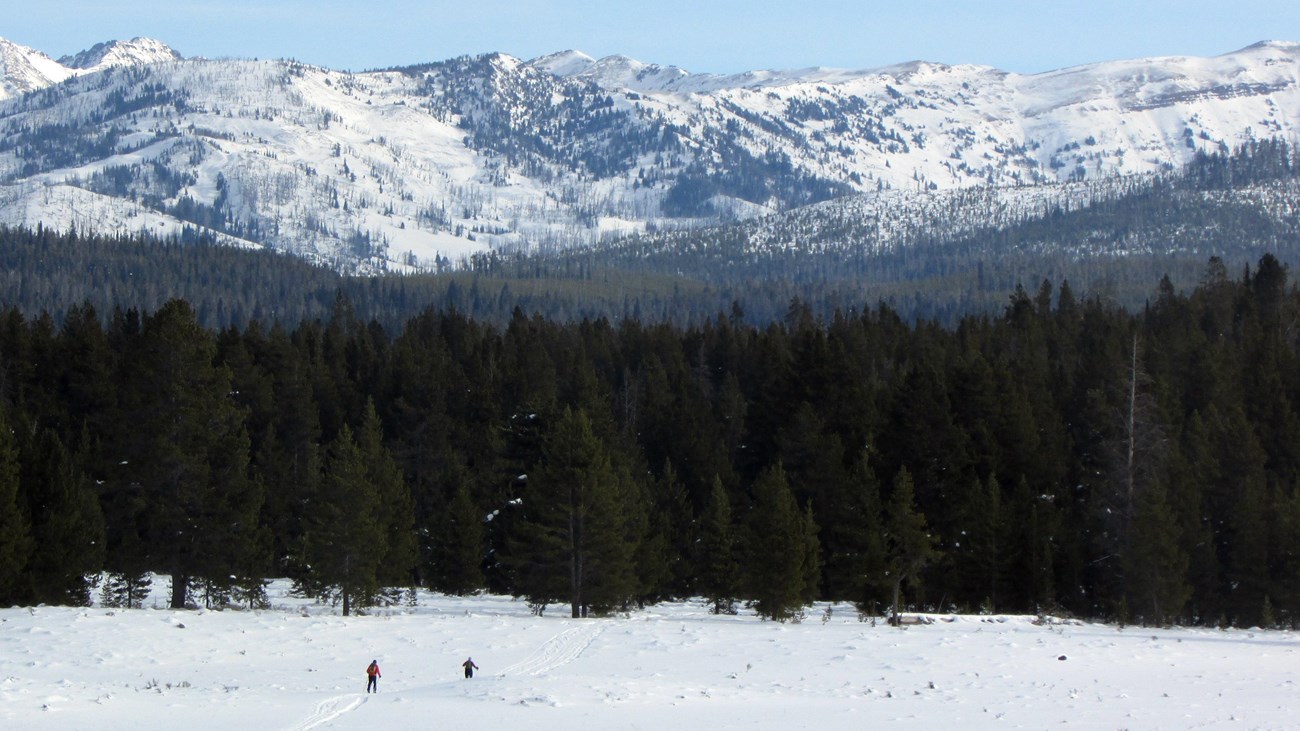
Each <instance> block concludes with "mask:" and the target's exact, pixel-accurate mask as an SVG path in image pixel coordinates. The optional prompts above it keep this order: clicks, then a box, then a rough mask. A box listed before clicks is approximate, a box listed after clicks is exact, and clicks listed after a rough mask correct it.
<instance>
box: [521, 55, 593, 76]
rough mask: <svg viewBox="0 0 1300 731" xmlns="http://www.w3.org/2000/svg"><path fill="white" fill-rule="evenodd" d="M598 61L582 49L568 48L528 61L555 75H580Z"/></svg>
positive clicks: (531, 64)
mask: <svg viewBox="0 0 1300 731" xmlns="http://www.w3.org/2000/svg"><path fill="white" fill-rule="evenodd" d="M595 63H596V59H594V58H592V57H591V56H588V55H587V54H585V53H583V52H582V51H575V50H572V49H570V50H567V51H558V52H556V53H548V54H546V55H545V56H538V57H537V58H534V59H533V60H531V61H529V62H528V65H529V66H532V67H533V68H535V69H538V70H540V71H545V72H547V73H549V74H552V75H554V76H578V75H579V74H582V73H583V72H584V71H587V70H588V69H590V68H591V67H592V65H593V64H595Z"/></svg>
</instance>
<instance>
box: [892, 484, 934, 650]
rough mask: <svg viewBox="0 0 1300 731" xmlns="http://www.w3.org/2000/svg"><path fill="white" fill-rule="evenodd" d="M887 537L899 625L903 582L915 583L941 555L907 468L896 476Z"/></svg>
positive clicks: (895, 621) (894, 621)
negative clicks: (935, 545) (920, 509)
mask: <svg viewBox="0 0 1300 731" xmlns="http://www.w3.org/2000/svg"><path fill="white" fill-rule="evenodd" d="M885 540H886V551H887V553H886V556H887V559H886V560H887V563H888V567H889V577H890V580H891V582H892V589H893V600H892V602H891V606H892V609H891V612H890V623H891V624H894V625H898V624H899V614H898V612H899V607H900V604H901V602H902V586H903V582H905V581H906V582H908V583H909V584H915V583H916V580H917V578H918V576H919V575H920V572H921V569H923V568H925V566H926V564H928V563H929V562H930V561H931V560H933V559H934V558H936V557H937V555H938V554H937V552H936V550H935V547H934V538H933V537H932V536H931V535H930V534H929V532H928V531H927V530H926V527H925V516H924V515H922V514H921V513H920V512H918V511H917V509H916V499H915V497H914V492H913V489H912V476H911V475H910V474H908V472H907V468H906V467H904V468H902V469H900V470H899V471H898V474H897V475H896V476H895V477H894V487H893V491H892V492H891V493H890V496H889V503H888V504H887V505H886V508H885Z"/></svg>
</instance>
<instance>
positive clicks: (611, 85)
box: [0, 39, 1300, 271]
mask: <svg viewBox="0 0 1300 731" xmlns="http://www.w3.org/2000/svg"><path fill="white" fill-rule="evenodd" d="M146 42H147V43H146ZM4 44H7V45H4ZM153 44H156V45H153ZM0 51H2V52H3V53H4V56H3V58H4V59H6V61H5V67H4V69H5V80H4V83H5V85H6V87H5V88H10V87H12V88H13V89H15V90H17V91H15V92H14V93H15V96H14V97H13V98H11V99H9V100H7V101H0V223H7V224H9V225H23V226H31V227H35V226H36V225H37V224H41V225H45V226H47V227H58V228H62V229H66V228H68V227H70V226H75V227H78V228H86V227H92V228H98V229H101V230H105V231H106V232H108V233H113V232H119V233H127V232H133V231H138V230H148V231H150V232H151V233H153V234H163V235H177V236H195V235H202V236H207V237H210V238H215V239H218V240H222V241H227V242H230V243H241V244H243V245H248V246H260V247H266V248H271V249H275V250H279V251H285V252H289V253H294V254H297V255H301V256H304V257H307V258H310V259H314V260H318V261H322V262H327V263H329V264H331V265H332V266H335V267H338V268H341V269H348V270H358V271H382V270H412V269H430V268H439V267H442V266H446V265H447V264H449V263H451V262H454V261H455V260H457V259H459V258H461V257H465V256H469V255H472V254H475V253H479V252H484V251H492V250H537V249H549V248H564V247H568V246H572V245H575V244H592V243H596V242H599V241H601V240H603V239H605V238H607V237H610V236H618V235H622V234H625V233H635V232H639V231H647V230H651V229H654V230H663V229H671V228H675V227H683V226H687V227H689V226H698V225H711V224H716V223H719V222H724V221H728V220H744V219H749V218H754V217H756V216H761V215H765V214H770V213H775V212H779V211H785V210H791V209H794V208H798V207H801V206H804V205H808V204H811V203H818V202H822V201H827V200H831V199H839V198H846V197H850V196H867V197H871V196H878V195H884V194H889V195H894V196H896V195H900V194H905V193H907V192H909V191H910V192H911V193H924V192H927V191H937V190H949V189H962V188H983V187H988V188H1003V187H1024V186H1041V185H1059V184H1063V183H1068V182H1071V181H1076V182H1077V181H1088V180H1100V179H1106V178H1110V177H1115V176H1133V175H1147V174H1151V173H1159V172H1162V171H1169V170H1174V169H1177V168H1178V167H1181V166H1182V165H1184V164H1186V163H1187V162H1188V161H1189V160H1190V159H1191V158H1192V157H1193V156H1194V155H1195V154H1196V153H1197V152H1206V151H1211V152H1213V151H1226V150H1231V149H1234V148H1236V147H1237V146H1239V145H1241V144H1244V143H1246V142H1249V141H1251V140H1256V139H1261V138H1272V137H1277V138H1281V139H1283V140H1287V141H1291V142H1294V141H1295V140H1296V139H1297V137H1300V70H1298V67H1300V61H1298V59H1300V44H1296V43H1292V42H1286V41H1264V42H1260V43H1257V44H1253V45H1251V46H1248V47H1247V48H1244V49H1241V50H1239V51H1234V52H1231V53H1227V54H1222V55H1219V56H1214V57H1204V58H1199V57H1188V56H1167V57H1160V58H1156V59H1133V60H1126V61H1113V62H1099V63H1095V64H1087V65H1083V66H1076V67H1071V68H1068V69H1062V70H1058V71H1050V72H1044V73H1040V74H1032V75H1024V74H1016V73H1012V72H1006V71H1001V70H998V69H994V68H992V67H987V66H976V65H955V66H953V65H945V64H937V63H930V62H925V61H914V62H908V63H903V64H896V65H893V66H887V67H882V68H877V69H866V70H844V69H826V68H811V69H801V70H794V71H754V72H746V73H743V74H732V75H716V74H692V73H690V72H687V71H685V70H684V69H680V68H677V67H673V66H660V65H658V64H645V63H642V62H640V61H636V60H634V59H630V58H627V57H623V56H608V57H605V58H602V59H593V58H592V57H590V56H587V55H586V54H584V53H581V52H579V51H564V52H559V53H556V54H549V55H547V56H542V57H539V58H536V59H532V60H523V59H518V58H515V57H513V56H509V55H506V54H484V55H481V56H466V57H461V58H457V59H449V60H447V61H442V62H435V63H430V64H422V65H419V66H409V67H402V68H396V69H386V70H376V71H366V72H355V73H353V72H343V71H334V70H330V69H326V68H322V67H316V66H310V65H306V64H300V63H297V62H294V61H284V60H281V61H241V60H225V59H223V60H216V61H213V60H207V59H181V58H180V57H179V54H177V53H175V52H174V51H172V50H171V49H169V48H167V47H166V46H165V44H161V43H160V42H156V41H149V39H134V40H133V41H131V42H126V43H119V42H109V43H105V44H100V45H97V46H96V47H94V48H92V49H88V50H87V51H86V52H83V53H82V54H76V55H74V56H70V57H64V59H66V60H68V62H69V63H76V64H82V65H87V66H88V67H89V68H85V69H82V68H75V69H74V68H71V67H66V66H63V65H61V64H59V63H58V62H56V61H53V60H52V59H50V58H49V57H48V56H45V55H44V54H39V52H36V51H32V50H31V49H23V48H22V47H18V46H16V44H11V43H8V42H7V41H0ZM11 58H12V59H14V60H13V61H12V62H10V61H9V60H8V59H11ZM11 69H20V70H21V71H22V74H23V75H21V76H19V75H16V72H12V71H11ZM41 69H44V71H45V73H44V75H41V74H39V73H37V72H38V71H40V70H41ZM59 69H63V70H64V71H66V72H67V74H66V76H64V77H63V78H62V79H56V78H55V77H57V76H58V75H59V72H58V70H59ZM34 70H35V71H34ZM11 76H12V77H13V78H11ZM42 84H44V85H43V86H42ZM878 243H879V242H863V244H862V245H864V246H871V245H875V244H878Z"/></svg>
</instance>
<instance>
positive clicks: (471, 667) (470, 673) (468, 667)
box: [461, 657, 478, 678]
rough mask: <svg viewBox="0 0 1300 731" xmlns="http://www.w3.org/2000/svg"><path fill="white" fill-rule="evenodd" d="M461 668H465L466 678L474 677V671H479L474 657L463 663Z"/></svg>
mask: <svg viewBox="0 0 1300 731" xmlns="http://www.w3.org/2000/svg"><path fill="white" fill-rule="evenodd" d="M461 666H463V667H464V668H465V677H467V678H472V677H474V671H475V670H478V666H477V665H475V664H474V658H472V657H471V658H469V659H468V660H466V661H465V662H463V663H461Z"/></svg>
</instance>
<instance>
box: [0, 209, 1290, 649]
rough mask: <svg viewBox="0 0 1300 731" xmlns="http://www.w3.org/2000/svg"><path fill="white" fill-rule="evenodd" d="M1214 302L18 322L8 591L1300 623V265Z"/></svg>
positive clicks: (6, 445) (72, 314)
mask: <svg viewBox="0 0 1300 731" xmlns="http://www.w3.org/2000/svg"><path fill="white" fill-rule="evenodd" d="M7 235H9V236H11V237H18V238H23V239H30V240H34V241H36V240H41V239H42V237H44V239H46V240H47V241H54V240H55V239H58V238H59V236H55V235H53V234H50V233H48V232H42V231H37V232H7ZM103 245H105V246H109V245H111V244H109V243H105V244H103ZM315 271H317V270H310V271H309V270H303V274H302V276H303V277H304V280H310V279H311V278H312V277H316V276H318V275H317V274H315V273H313V272H315ZM212 276H220V275H216V274H213V275H212ZM1196 282H1197V283H1196V285H1195V286H1194V287H1193V288H1190V289H1189V290H1187V291H1182V290H1180V289H1179V288H1178V287H1176V286H1175V285H1174V284H1173V282H1172V281H1171V280H1170V279H1169V278H1168V277H1165V278H1163V279H1160V278H1153V279H1152V281H1151V282H1150V285H1149V287H1150V291H1151V292H1152V294H1151V295H1150V296H1149V298H1148V299H1147V301H1146V302H1145V303H1144V304H1143V305H1141V306H1137V307H1123V306H1121V305H1120V304H1118V303H1117V302H1116V301H1115V300H1114V299H1113V298H1111V297H1108V296H1103V295H1102V294H1088V293H1084V292H1083V290H1080V293H1078V294H1076V292H1075V290H1074V288H1073V287H1072V285H1071V284H1070V283H1069V282H1068V281H1066V280H1065V279H1047V278H1044V279H1042V280H1041V283H1040V284H1039V285H1038V286H1037V287H1031V288H1028V289H1026V288H1022V287H1016V288H1015V289H1014V291H1013V292H1012V293H1011V294H1010V295H1009V296H1007V295H1004V296H1003V299H1002V303H1001V305H1000V307H998V308H997V309H996V310H993V311H974V312H969V313H967V314H963V315H961V316H960V317H957V316H955V315H954V316H953V317H952V318H951V319H950V321H948V320H945V321H943V322H941V321H940V320H939V319H938V318H924V317H921V318H916V317H911V316H905V315H902V314H900V312H899V311H898V310H897V309H895V308H894V307H892V306H891V305H890V304H889V303H887V302H884V301H881V302H878V303H877V304H875V305H874V306H844V307H834V308H822V307H814V306H813V305H812V304H810V303H809V302H808V301H807V300H804V299H801V298H798V297H792V298H790V299H789V300H787V302H786V304H785V306H784V308H783V311H782V312H781V313H780V314H779V316H777V317H773V318H767V317H757V318H755V317H751V316H749V315H748V314H747V313H746V311H745V307H744V306H742V304H741V303H740V302H738V301H737V302H736V303H735V304H734V305H733V306H731V307H730V308H726V307H720V308H716V309H715V311H714V314H713V315H711V316H709V317H698V318H695V321H693V322H687V323H683V322H674V321H672V320H671V319H654V318H637V317H608V316H603V315H599V316H580V317H579V316H575V317H570V318H555V317H546V316H543V315H541V314H530V312H532V311H531V310H529V309H528V308H525V307H521V306H517V305H516V306H515V307H513V308H512V310H511V312H510V313H509V315H508V316H505V317H502V318H500V319H499V320H496V319H491V318H475V317H472V316H470V315H468V314H465V313H464V312H463V311H462V310H460V309H457V308H456V307H452V306H426V307H425V308H424V309H423V310H420V311H418V312H416V313H415V314H412V315H410V316H408V317H406V318H405V319H404V320H402V321H400V322H398V323H393V322H392V321H391V319H392V318H381V317H377V316H374V315H373V314H359V312H358V306H357V305H355V304H354V302H358V301H361V299H360V298H354V297H352V296H349V294H348V292H347V291H346V290H345V289H344V288H339V287H334V286H333V285H332V283H331V282H330V281H328V280H327V279H324V278H322V282H321V289H320V290H319V294H318V295H316V299H315V300H314V302H315V304H314V305H313V306H315V307H319V308H320V309H321V311H320V312H319V313H316V314H313V313H304V314H303V316H301V317H300V318H299V319H297V320H296V321H295V320H292V319H290V318H288V317H286V316H285V315H284V314H283V313H273V312H271V311H269V309H264V310H253V311H243V310H241V313H240V314H241V315H242V316H243V317H245V318H246V319H244V320H243V321H238V322H235V323H231V324H224V325H218V326H214V325H212V324H211V320H210V319H208V317H209V316H210V315H211V314H212V312H211V311H207V312H201V308H199V307H196V306H195V305H194V304H192V303H191V302H190V301H188V300H186V299H180V298H171V299H165V300H164V301H162V302H160V303H158V304H156V305H151V306H148V307H135V306H126V305H120V304H119V305H117V306H113V307H111V308H103V307H99V306H97V305H96V304H93V303H91V302H89V301H84V302H83V303H82V304H80V305H75V306H67V307H66V309H62V310H59V311H58V312H57V313H55V314H51V313H50V312H39V311H34V310H32V309H30V308H24V307H20V306H17V305H9V306H7V308H6V309H5V310H4V311H3V312H0V603H5V604H10V603H23V604H35V603H63V604H66V603H72V604H79V603H86V602H88V601H89V600H90V599H91V596H90V592H91V586H92V584H91V583H90V581H89V577H91V576H92V575H96V574H98V573H100V572H105V573H106V575H107V577H108V578H107V580H106V581H105V582H104V583H103V585H102V589H101V592H102V593H101V595H100V596H99V597H97V598H98V599H100V600H101V601H103V602H104V603H105V604H108V605H116V606H138V605H139V603H140V601H141V600H142V593H141V586H142V582H143V580H144V578H145V577H146V576H147V575H148V574H149V573H150V572H157V573H162V574H167V575H169V576H170V577H171V579H172V592H171V605H172V606H174V607H186V606H213V607H218V606H219V607H225V606H245V607H257V606H260V605H263V604H264V603H265V602H266V595H265V591H264V586H265V579H266V578H267V577H272V576H288V577H291V578H292V579H293V580H294V582H295V586H296V587H297V588H298V590H299V591H302V592H303V593H305V594H307V595H309V596H315V597H320V598H321V600H322V601H327V602H330V603H334V604H337V605H338V606H341V607H342V611H343V612H344V613H345V614H347V613H352V612H356V611H365V610H366V609H367V608H369V607H374V606H376V605H382V604H384V603H391V602H401V601H404V600H405V596H404V592H403V589H404V588H408V587H413V586H425V587H430V588H433V589H437V590H440V591H443V592H448V593H455V594H465V593H472V592H476V591H481V590H489V591H493V592H500V593H508V594H511V595H514V596H518V597H521V598H522V599H524V600H526V601H527V602H528V603H529V604H530V606H532V607H533V608H534V609H535V611H538V612H542V611H547V610H548V608H550V607H556V608H558V609H557V610H556V611H563V612H566V613H570V614H571V615H572V616H589V615H601V614H608V613H612V612H622V611H628V610H631V609H633V608H635V607H638V606H644V605H646V604H652V603H654V602H658V601H662V600H666V599H670V598H681V597H701V598H703V599H704V600H706V601H707V602H709V605H710V606H711V607H712V608H713V610H714V611H716V612H719V613H727V612H736V611H739V609H740V608H742V607H749V608H752V610H753V611H756V612H758V613H759V614H760V615H762V616H764V617H767V618H771V619H774V620H779V621H786V620H797V619H799V618H800V617H801V616H802V613H803V611H804V608H805V607H806V606H807V605H808V604H809V603H810V602H812V601H814V600H838V601H848V602H853V603H855V604H856V605H857V606H858V607H859V609H860V610H861V611H862V613H863V616H864V617H868V616H878V615H879V614H881V613H883V612H884V611H885V610H886V608H887V607H889V606H891V605H894V606H903V607H910V608H913V609H916V610H927V609H928V610H942V611H949V610H957V611H965V612H980V611H983V612H1028V613H1033V612H1059V613H1069V614H1073V615H1076V616H1083V617H1090V618H1107V619H1113V620H1118V621H1124V622H1141V623H1147V624H1165V623H1171V622H1177V623H1186V624H1200V625H1219V626H1228V625H1232V626H1253V625H1261V626H1274V625H1286V626H1296V625H1297V624H1298V623H1300V293H1298V292H1297V290H1296V288H1295V287H1294V285H1293V283H1292V282H1291V281H1290V280H1289V278H1288V270H1287V267H1286V266H1285V265H1284V264H1283V263H1282V261H1280V260H1279V259H1278V258H1276V257H1275V256H1274V255H1272V254H1264V255H1263V256H1261V257H1259V258H1258V259H1257V260H1255V261H1252V262H1251V263H1250V264H1249V265H1248V266H1242V267H1236V266H1229V265H1228V264H1227V263H1225V261H1224V260H1223V259H1221V258H1218V257H1209V258H1207V259H1206V260H1204V261H1202V262H1201V265H1200V269H1199V272H1198V273H1197V275H1196ZM373 286H375V287H380V286H384V287H389V286H394V287H396V286H397V285H394V284H393V283H392V281H391V280H387V281H386V282H385V283H384V284H382V285H381V284H375V285H373ZM394 291H396V290H394ZM327 292H328V294H326V293H327ZM205 302H206V301H205ZM209 306H210V305H206V304H205V305H204V307H209Z"/></svg>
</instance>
